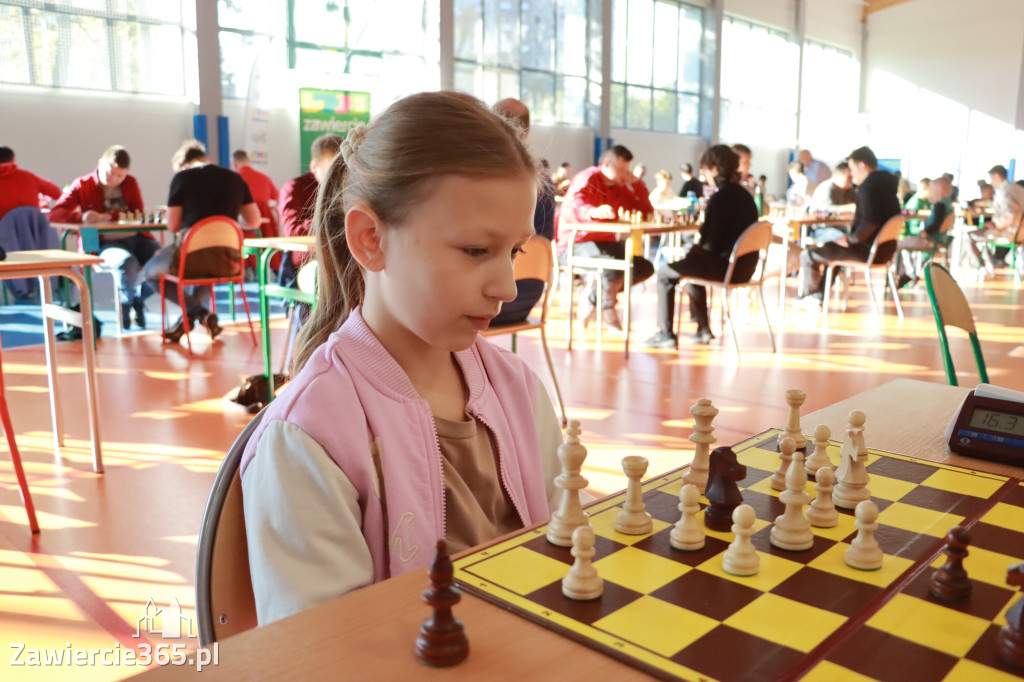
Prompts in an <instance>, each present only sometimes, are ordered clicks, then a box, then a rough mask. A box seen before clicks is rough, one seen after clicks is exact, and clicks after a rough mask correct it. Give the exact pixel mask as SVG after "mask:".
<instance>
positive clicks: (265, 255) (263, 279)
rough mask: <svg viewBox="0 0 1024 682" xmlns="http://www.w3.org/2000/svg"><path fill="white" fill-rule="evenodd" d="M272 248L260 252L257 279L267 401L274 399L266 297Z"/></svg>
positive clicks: (268, 313)
mask: <svg viewBox="0 0 1024 682" xmlns="http://www.w3.org/2000/svg"><path fill="white" fill-rule="evenodd" d="M274 253H275V250H274V249H264V250H263V252H262V253H260V261H259V273H258V277H257V279H258V281H259V285H260V335H261V336H262V337H263V374H264V375H265V376H266V377H267V402H268V403H269V402H270V401H271V400H273V399H274V370H273V367H271V363H270V355H271V353H270V301H269V300H268V297H267V273H268V271H269V270H270V257H271V256H272V255H273V254H274Z"/></svg>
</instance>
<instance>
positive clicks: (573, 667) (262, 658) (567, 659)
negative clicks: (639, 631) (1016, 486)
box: [148, 379, 1024, 680]
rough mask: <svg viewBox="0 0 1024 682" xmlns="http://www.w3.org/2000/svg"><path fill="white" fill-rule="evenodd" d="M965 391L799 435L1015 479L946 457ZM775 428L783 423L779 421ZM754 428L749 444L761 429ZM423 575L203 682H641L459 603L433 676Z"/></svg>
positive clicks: (882, 397) (331, 606)
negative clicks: (855, 439)
mask: <svg viewBox="0 0 1024 682" xmlns="http://www.w3.org/2000/svg"><path fill="white" fill-rule="evenodd" d="M966 393H967V389H965V388H960V387H953V386H947V385H945V384H932V383H927V382H922V381H914V380H909V379H899V380H896V381H893V382H890V383H888V384H885V385H884V386H881V387H878V388H875V389H872V390H869V391H866V392H864V393H862V394H860V395H857V396H854V397H851V398H848V399H846V400H843V401H840V402H839V403H836V404H835V405H832V406H830V407H827V408H824V409H822V410H818V411H817V412H812V413H810V414H807V415H804V417H803V418H802V420H801V422H802V427H803V430H804V431H805V432H807V433H810V432H812V431H813V429H814V426H815V425H816V424H819V423H825V424H827V425H829V426H830V427H831V428H832V432H833V438H836V437H837V434H840V433H842V429H844V428H845V426H846V415H847V414H848V413H849V412H850V411H851V410H854V409H859V410H861V411H862V412H864V413H865V414H866V415H867V422H866V426H865V435H866V437H867V443H868V445H869V446H870V447H872V448H879V449H883V450H888V451H893V452H901V453H902V454H906V455H910V456H913V457H919V458H921V459H927V460H932V461H937V462H948V463H951V464H967V465H968V466H970V467H972V468H977V469H983V470H986V471H992V472H999V473H1011V472H1012V473H1014V474H1015V475H1018V476H1019V475H1021V474H1022V473H1024V469H1019V468H1016V467H1006V466H1004V465H999V464H994V463H987V462H983V461H980V460H967V459H965V458H961V457H958V456H956V455H952V454H951V453H950V452H949V450H948V448H947V447H946V446H945V444H944V441H943V439H942V433H943V431H944V430H945V427H946V424H947V423H948V422H949V420H950V419H951V418H952V415H953V413H954V412H955V411H956V409H957V407H958V406H959V405H960V402H961V400H962V399H963V396H964V395H966ZM780 421H781V418H780ZM770 426H772V425H771V424H761V425H758V427H757V428H752V430H751V435H753V433H754V432H756V431H760V430H761V428H762V427H763V428H768V427H770ZM426 586H427V578H426V571H425V570H424V571H413V572H412V573H407V574H405V575H403V576H400V577H398V578H393V579H391V580H388V581H385V582H382V583H378V584H376V585H372V586H370V587H367V588H364V589H361V590H358V591H356V592H353V593H351V594H348V595H346V596H344V597H341V598H338V599H335V600H333V601H330V602H328V603H325V604H322V605H320V606H318V607H316V608H313V609H310V610H308V611H305V612H303V613H300V614H297V615H295V616H292V617H291V618H287V619H285V620H283V621H279V622H277V623H273V624H271V625H268V626H266V627H262V628H258V629H256V630H252V631H249V632H245V633H242V634H240V635H237V636H235V637H232V638H230V639H228V640H225V641H223V642H220V644H219V647H220V652H219V656H220V665H219V666H217V667H209V668H206V669H205V670H203V672H202V675H203V677H202V679H214V680H217V679H222V680H239V679H274V678H281V679H317V678H322V677H324V676H325V675H330V674H331V671H339V670H343V671H344V673H345V674H346V675H348V676H351V677H353V678H358V679H387V680H412V679H415V680H420V679H423V680H431V679H445V680H456V679H458V680H462V679H474V680H483V679H496V678H500V679H508V680H520V679H595V680H636V679H649V678H648V677H647V676H646V675H645V674H643V673H641V672H640V671H638V670H635V669H633V668H630V667H628V666H627V665H625V664H623V663H620V662H619V661H617V660H615V659H612V658H609V657H607V656H605V655H603V654H601V653H598V652H597V651H594V650H591V649H589V648H587V647H584V646H583V645H581V644H578V643H576V642H574V641H572V640H570V639H568V638H565V637H562V636H560V635H558V634H556V633H554V632H552V631H549V630H547V629H545V628H542V627H541V626H539V625H535V624H533V623H531V622H529V621H527V620H525V619H523V618H520V617H519V616H515V615H512V614H510V613H508V612H506V611H504V610H502V609H500V608H498V607H496V606H493V605H491V604H489V603H487V602H484V601H483V600H481V599H478V598H477V597H474V596H473V595H470V594H466V593H465V592H464V593H463V598H462V601H461V602H460V603H459V605H458V606H456V607H455V612H456V615H457V616H458V617H459V618H460V619H462V621H463V622H464V623H465V625H466V632H467V635H468V637H469V641H470V655H469V658H468V659H467V660H466V661H465V662H464V663H461V664H460V665H458V666H456V667H454V668H450V669H445V670H438V669H432V668H427V667H424V666H423V665H421V664H419V663H418V662H417V660H416V659H415V657H414V656H413V643H414V641H415V639H416V634H417V632H418V629H419V625H420V622H421V621H423V620H424V619H425V618H426V617H427V615H428V611H429V610H428V608H427V607H426V606H424V605H422V603H421V601H420V592H421V591H422V590H423V589H424V588H425V587H426ZM148 674H149V676H150V678H152V679H154V680H160V679H179V678H182V677H185V676H188V675H192V674H195V671H189V670H187V669H186V667H180V668H175V667H166V668H162V669H158V670H153V671H151V672H149V673H148Z"/></svg>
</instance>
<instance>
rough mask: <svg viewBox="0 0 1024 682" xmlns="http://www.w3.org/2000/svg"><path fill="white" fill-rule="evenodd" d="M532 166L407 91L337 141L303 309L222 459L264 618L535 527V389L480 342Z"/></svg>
mask: <svg viewBox="0 0 1024 682" xmlns="http://www.w3.org/2000/svg"><path fill="white" fill-rule="evenodd" d="M538 177H539V176H538V175H537V166H536V164H535V163H534V161H533V159H532V158H531V157H530V155H529V152H527V150H526V148H525V146H524V145H523V143H522V142H521V141H520V139H519V136H518V133H517V131H516V130H515V129H514V128H513V127H511V125H510V124H509V123H507V122H506V121H505V120H504V119H502V118H500V117H498V116H497V115H495V114H493V113H492V112H490V111H489V110H488V109H487V108H486V107H485V106H484V105H483V103H481V102H480V101H479V100H477V99H475V98H473V97H470V96H468V95H464V94H459V93H454V92H435V93H421V94H418V95H412V96H410V97H406V98H405V99H402V100H400V101H398V102H396V103H394V104H392V105H391V106H390V107H388V109H387V110H386V111H384V112H383V113H382V114H380V115H379V116H378V117H377V118H375V119H374V120H373V121H372V122H371V123H370V124H369V125H368V126H365V127H360V128H357V129H355V130H353V131H351V132H350V133H349V134H348V137H347V139H346V140H345V142H344V144H343V145H342V148H341V153H340V154H339V156H337V157H335V159H334V161H333V162H332V163H331V166H330V169H329V170H328V171H327V175H326V177H325V178H324V181H323V184H322V185H321V187H320V192H319V194H318V196H317V204H316V210H315V214H314V218H313V233H314V235H315V237H316V258H317V260H318V262H319V273H320V274H319V292H318V300H317V305H316V307H315V308H314V310H313V313H312V316H311V318H310V320H309V321H308V322H307V324H306V326H305V327H303V329H302V332H301V337H300V339H299V342H298V347H297V351H296V353H297V355H296V361H295V372H294V375H295V378H294V379H293V380H292V382H291V384H290V385H289V386H288V388H286V389H285V390H284V391H283V392H282V393H281V395H280V396H279V397H278V398H277V399H276V400H275V401H274V402H273V403H271V405H270V407H269V408H267V410H266V412H265V414H264V416H263V420H262V422H261V424H260V426H259V428H258V429H257V430H256V431H255V432H254V434H253V437H252V438H251V439H250V441H249V443H248V446H247V447H246V450H245V453H244V456H243V458H242V463H241V468H240V472H241V477H242V490H243V499H244V508H245V526H246V535H247V537H248V544H249V562H250V571H251V575H252V584H253V592H254V594H255V598H256V611H257V616H258V619H259V622H260V623H261V624H265V623H268V622H271V621H274V620H277V619H280V618H283V617H285V616H288V615H290V614H293V613H296V612H298V611H301V610H303V609H306V608H309V607H311V606H314V605H316V604H319V603H321V602H324V601H327V600H328V599H331V598H333V597H337V596H339V595H342V594H345V593H346V592H349V591H350V590H353V589H356V588H358V587H361V586H364V585H368V584H370V583H373V582H377V581H380V580H384V579H386V578H388V577H391V576H394V575H397V574H400V573H404V572H406V571H409V570H411V569H417V568H421V567H426V566H427V565H428V564H429V562H430V560H431V556H432V554H433V547H434V545H435V543H436V541H437V539H438V538H441V537H444V538H446V539H447V541H448V546H449V548H450V550H451V551H452V552H453V553H454V552H457V551H459V550H461V549H465V548H467V547H470V546H473V545H476V544H479V543H482V542H485V541H488V540H491V539H493V538H495V537H497V536H499V535H501V534H503V533H507V532H510V531H512V530H516V529H519V528H522V527H523V526H524V525H530V524H534V523H538V522H543V521H546V520H547V519H548V518H549V517H550V513H551V509H554V508H555V506H556V503H557V501H558V498H557V495H556V490H555V487H554V485H553V480H554V478H555V476H556V474H557V473H558V472H559V466H558V460H557V458H556V451H557V448H558V446H559V445H561V443H562V436H561V430H560V428H559V422H558V418H557V417H556V415H555V412H554V409H553V408H552V406H551V402H550V400H549V399H548V395H547V393H546V391H545V389H544V387H543V386H542V385H541V384H540V382H539V381H538V379H537V377H536V376H535V375H534V373H533V372H532V371H531V370H530V369H529V368H528V367H527V366H526V365H525V364H524V363H523V362H522V361H521V360H520V359H519V358H518V357H517V356H516V355H514V354H512V353H509V352H506V351H503V350H501V349H499V348H497V347H495V346H492V345H491V344H489V343H488V342H486V341H484V340H483V339H481V338H479V335H478V334H479V332H480V331H482V330H484V329H486V328H487V325H488V324H489V323H490V321H491V319H492V318H493V317H494V316H495V315H497V314H498V312H499V310H500V309H501V304H502V302H503V301H511V300H513V299H514V298H515V297H516V284H515V280H514V278H513V271H512V265H513V261H514V260H515V258H516V255H517V254H518V253H519V252H520V251H521V250H522V247H523V245H524V244H525V243H526V242H527V241H528V240H529V239H530V237H531V236H533V234H534V228H533V214H534V203H535V201H536V196H537V182H538Z"/></svg>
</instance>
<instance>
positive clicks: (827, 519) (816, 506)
mask: <svg viewBox="0 0 1024 682" xmlns="http://www.w3.org/2000/svg"><path fill="white" fill-rule="evenodd" d="M816 479H817V480H816V482H815V484H814V492H816V493H817V496H816V497H815V498H814V501H813V502H811V506H810V507H808V508H807V519H808V520H809V521H810V522H811V525H812V526H817V527H818V528H832V527H833V526H835V525H837V524H838V523H839V512H838V511H836V505H835V504H834V503H833V502H832V484H833V482H834V481H835V480H836V476H835V474H833V473H832V467H821V468H820V469H818V475H817V476H816Z"/></svg>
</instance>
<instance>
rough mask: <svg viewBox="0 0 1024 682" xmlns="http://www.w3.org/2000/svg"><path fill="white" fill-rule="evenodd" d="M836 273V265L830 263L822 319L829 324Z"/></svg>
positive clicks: (822, 300) (822, 306)
mask: <svg viewBox="0 0 1024 682" xmlns="http://www.w3.org/2000/svg"><path fill="white" fill-rule="evenodd" d="M834 271H835V265H834V264H833V263H829V264H828V267H826V268H825V295H824V297H823V298H822V299H821V319H822V321H824V322H828V309H829V305H830V304H831V302H832V273H833V272H834Z"/></svg>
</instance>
